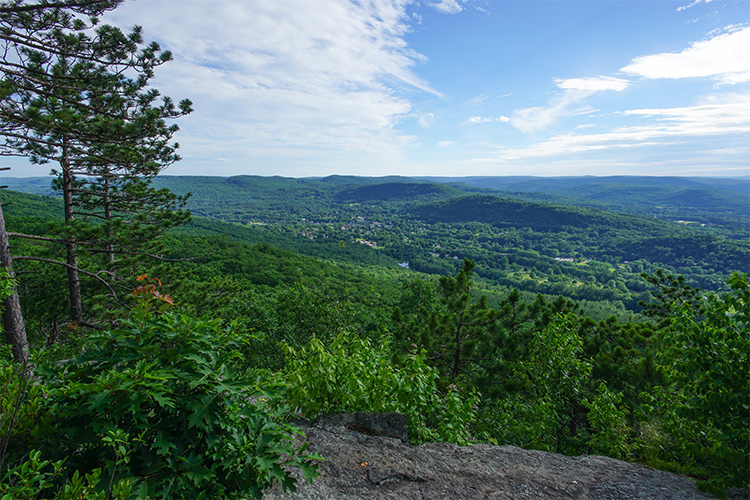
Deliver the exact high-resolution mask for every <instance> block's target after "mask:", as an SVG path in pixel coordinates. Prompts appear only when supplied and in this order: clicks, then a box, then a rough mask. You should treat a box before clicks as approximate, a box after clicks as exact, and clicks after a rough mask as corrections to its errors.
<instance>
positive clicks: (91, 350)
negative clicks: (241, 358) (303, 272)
mask: <svg viewBox="0 0 750 500" xmlns="http://www.w3.org/2000/svg"><path fill="white" fill-rule="evenodd" d="M136 292H137V293H138V294H139V295H140V297H141V301H140V302H141V303H140V305H139V306H138V307H136V308H135V309H134V310H133V317H132V319H127V320H123V321H122V323H121V328H120V329H118V330H114V331H111V332H103V333H97V334H94V335H91V337H90V339H89V340H90V341H89V344H88V345H87V347H86V351H85V352H84V353H83V354H81V355H80V356H78V357H77V358H76V359H73V360H69V361H67V362H63V363H56V364H51V365H48V366H45V367H43V368H39V369H38V370H37V374H38V375H39V376H40V377H41V380H42V381H43V382H44V384H45V387H46V398H45V401H44V404H43V408H42V409H41V410H37V412H36V413H37V414H36V416H35V418H32V421H34V422H35V423H37V424H39V423H40V418H47V419H49V420H48V421H49V422H51V424H49V425H47V426H45V427H44V428H42V429H41V430H40V431H39V432H38V433H37V436H34V439H32V440H31V443H23V442H16V441H15V440H13V441H11V444H10V451H11V452H12V454H13V455H14V456H15V457H21V456H25V455H27V454H28V453H29V450H30V449H34V450H38V451H41V452H42V456H44V457H45V459H46V460H47V462H44V465H41V464H42V462H39V464H37V465H35V466H34V467H37V468H38V469H39V470H42V469H44V467H47V466H54V464H59V463H61V461H64V465H65V468H64V470H62V471H51V472H50V474H52V476H51V478H52V480H53V482H54V483H55V485H56V486H60V485H64V484H75V482H76V481H78V480H79V479H80V478H79V477H78V476H71V475H70V471H80V472H86V473H90V474H95V471H100V473H101V479H102V481H101V482H100V483H97V484H98V486H97V487H96V491H97V492H99V491H104V492H105V493H106V495H107V496H108V497H114V496H116V493H117V491H125V490H126V489H127V488H131V487H132V491H133V492H134V494H136V495H137V496H139V497H145V496H148V497H151V498H217V497H222V498H246V497H247V495H252V496H254V497H256V498H260V496H261V494H262V491H263V490H264V489H266V488H268V487H270V486H271V485H272V484H273V483H274V482H279V483H281V485H282V488H283V489H284V490H287V489H291V490H294V488H295V485H294V482H295V480H294V479H293V478H292V477H291V476H290V475H289V472H288V470H287V469H286V467H288V466H292V467H299V468H301V469H302V470H303V472H304V475H305V477H306V478H307V479H308V480H311V479H312V478H313V477H314V476H315V474H316V472H315V469H316V466H315V465H314V464H313V462H312V461H311V460H312V459H313V458H315V457H313V456H312V455H309V454H306V453H305V449H304V446H303V447H302V448H299V449H295V446H294V443H293V441H292V440H291V437H292V436H294V435H295V434H298V433H299V431H298V430H297V429H296V428H294V427H293V426H291V425H288V424H283V423H280V420H281V417H282V414H283V413H284V409H283V408H277V409H276V410H273V411H272V410H270V409H269V407H268V406H266V405H265V404H264V403H263V402H262V401H267V400H268V399H270V398H273V397H274V396H275V393H274V391H273V390H272V389H269V390H263V391H260V392H259V391H254V390H252V389H251V388H252V387H253V386H254V384H255V380H253V379H247V378H243V377H240V376H238V375H237V374H235V373H233V372H232V370H231V369H230V368H229V366H228V365H229V362H230V360H231V359H232V358H233V357H234V356H236V354H235V350H236V349H237V347H239V346H238V345H237V339H236V335H235V334H234V332H232V331H231V330H227V329H224V328H222V326H221V324H220V323H219V322H218V321H202V320H198V319H195V318H191V317H188V316H180V315H177V314H174V313H171V312H164V313H162V314H158V313H154V312H152V311H151V309H153V307H154V305H155V302H154V301H157V299H161V301H159V302H160V303H163V304H167V303H169V302H170V301H171V297H169V296H164V295H159V294H158V291H157V290H156V289H155V288H154V285H153V283H147V284H145V285H144V286H143V287H142V288H141V289H139V290H137V291H136ZM40 474H41V475H42V476H44V475H45V474H46V473H45V472H44V471H42V472H40ZM97 474H98V473H97ZM61 475H62V477H60V476H61ZM15 477H18V475H17V474H16V475H15V476H14V475H13V474H11V477H10V478H9V480H10V481H11V487H15V486H14V484H16V483H13V482H12V481H13V478H15ZM23 477H27V476H23ZM35 477H36V476H35ZM45 477H46V476H45ZM93 477H94V476H92V478H93ZM45 481H46V479H45ZM92 481H93V479H92ZM123 481H124V482H123ZM116 485H119V486H116ZM117 488H119V490H117V491H116V489H117Z"/></svg>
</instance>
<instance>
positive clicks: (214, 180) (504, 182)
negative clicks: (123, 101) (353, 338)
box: [3, 175, 750, 239]
mask: <svg viewBox="0 0 750 500" xmlns="http://www.w3.org/2000/svg"><path fill="white" fill-rule="evenodd" d="M3 183H4V184H5V185H7V186H8V187H9V188H10V189H13V190H17V191H22V192H26V193H33V194H41V195H53V194H54V193H53V191H52V189H51V187H50V178H49V177H29V178H12V177H11V178H8V177H4V178H3ZM154 183H155V185H157V186H159V187H168V188H169V189H171V190H172V191H174V192H176V193H179V194H184V193H187V192H192V193H193V196H192V198H191V200H190V203H189V208H190V209H191V210H192V211H193V213H194V214H197V215H202V216H205V217H210V218H214V219H221V220H226V221H232V222H248V221H247V220H241V219H243V218H246V216H247V215H248V214H253V217H255V215H254V214H258V216H262V217H263V218H265V219H266V220H268V219H269V218H272V217H271V214H273V213H276V214H277V217H276V218H275V219H274V220H279V218H278V215H279V214H280V213H281V214H282V217H281V218H282V219H283V213H290V214H296V215H297V216H299V217H307V216H320V215H321V214H322V215H325V216H328V215H330V214H329V209H334V208H335V207H333V206H329V207H324V206H323V205H325V204H330V203H334V202H337V203H362V202H373V201H378V200H379V201H392V202H394V201H396V202H397V201H401V202H409V201H440V200H446V199H449V198H452V197H456V196H460V195H461V193H464V194H465V193H472V194H486V195H491V196H499V197H502V198H507V199H519V200H524V201H529V202H546V203H552V204H556V205H567V206H579V207H589V208H600V209H605V210H609V211H613V212H618V213H625V214H632V215H643V216H646V217H649V218H657V219H661V220H664V221H669V222H676V221H679V222H680V223H682V224H692V225H696V226H700V227H703V228H705V229H706V230H707V231H709V232H712V233H713V234H717V235H722V236H726V237H730V238H738V239H748V238H750V179H748V178H737V179H713V178H698V177H695V178H684V177H643V176H641V177H636V176H613V177H588V176H587V177H555V178H541V177H512V176H510V177H428V178H408V177H398V176H390V177H380V178H372V177H354V176H330V177H324V178H307V179H292V178H284V177H259V176H250V175H242V176H236V177H199V176H166V175H162V176H159V177H157V178H156V179H155V180H154ZM417 183H419V184H417Z"/></svg>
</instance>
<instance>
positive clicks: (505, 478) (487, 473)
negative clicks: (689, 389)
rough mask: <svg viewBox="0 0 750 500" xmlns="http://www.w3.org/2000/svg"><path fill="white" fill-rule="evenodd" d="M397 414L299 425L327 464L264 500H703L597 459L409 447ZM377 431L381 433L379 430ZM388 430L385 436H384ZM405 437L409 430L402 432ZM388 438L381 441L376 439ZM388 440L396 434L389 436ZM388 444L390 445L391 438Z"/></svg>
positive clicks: (684, 481) (689, 483)
mask: <svg viewBox="0 0 750 500" xmlns="http://www.w3.org/2000/svg"><path fill="white" fill-rule="evenodd" d="M399 420H400V419H399V418H398V417H394V416H393V414H389V415H388V416H386V417H384V418H383V421H382V422H379V421H378V417H377V415H376V414H338V415H333V416H329V417H325V418H322V419H319V420H318V421H316V422H312V423H310V422H306V421H302V422H297V424H298V425H300V426H301V427H302V430H303V431H304V433H305V435H306V438H305V439H306V440H307V442H308V443H309V448H308V449H309V450H310V451H314V452H319V453H320V454H321V455H322V456H324V457H326V458H327V461H325V462H321V463H320V468H319V472H320V476H319V477H318V478H317V479H316V480H315V481H314V482H313V483H312V484H308V483H307V482H305V481H304V479H302V477H301V474H299V471H294V472H293V474H294V475H295V477H297V480H298V483H297V485H298V490H297V492H296V493H282V492H281V489H280V488H279V486H278V485H276V486H275V487H274V488H273V489H271V490H270V491H268V492H266V494H265V495H264V496H263V498H264V499H266V500H280V499H300V500H319V499H320V500H322V499H326V500H360V499H361V500H365V499H394V500H395V499H399V500H411V499H414V500H417V499H419V500H426V499H429V500H431V499H475V498H476V499H492V500H536V499H580V500H636V499H637V500H670V499H671V500H698V499H701V500H705V499H707V498H713V497H712V496H711V495H708V494H705V493H701V492H700V491H698V490H697V489H696V487H695V484H694V481H693V480H692V479H690V478H687V477H683V476H678V475H676V474H672V473H669V472H664V471H659V470H654V469H651V468H649V467H645V466H642V465H637V464H632V463H628V462H623V461H620V460H614V459H612V458H607V457H599V456H581V457H567V456H564V455H559V454H555V453H545V452H540V451H533V450H523V449H521V448H516V447H514V446H491V445H483V444H477V445H472V446H456V445H453V444H449V443H430V444H424V445H421V446H410V445H408V443H407V442H406V441H405V439H403V438H404V437H405V436H404V435H402V434H399V433H397V432H391V431H392V430H393V429H397V428H398V424H397V422H398V421H399ZM376 429H377V430H376ZM383 429H385V431H383ZM404 430H405V429H404ZM381 431H383V432H384V434H383V435H376V433H379V432H381ZM391 434H397V435H395V436H390V435H391ZM389 436H390V437H389Z"/></svg>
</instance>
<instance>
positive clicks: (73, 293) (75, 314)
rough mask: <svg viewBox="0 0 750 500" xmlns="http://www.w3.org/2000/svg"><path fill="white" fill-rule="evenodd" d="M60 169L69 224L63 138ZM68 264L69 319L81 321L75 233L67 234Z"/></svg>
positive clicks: (70, 205) (70, 207)
mask: <svg viewBox="0 0 750 500" xmlns="http://www.w3.org/2000/svg"><path fill="white" fill-rule="evenodd" d="M60 170H62V191H63V203H64V205H65V224H66V225H71V224H72V222H73V219H74V216H73V178H72V175H71V173H70V156H69V152H68V141H67V139H63V148H62V156H61V157H60ZM65 251H66V254H67V264H68V294H69V295H70V319H72V320H73V321H75V322H76V323H81V322H82V321H83V305H82V301H81V281H80V278H79V277H78V247H77V245H76V237H75V234H71V235H70V236H69V240H68V243H66V244H65Z"/></svg>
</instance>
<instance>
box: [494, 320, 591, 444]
mask: <svg viewBox="0 0 750 500" xmlns="http://www.w3.org/2000/svg"><path fill="white" fill-rule="evenodd" d="M574 322H575V317H574V316H573V315H572V314H569V315H565V316H563V315H558V316H556V317H555V318H554V319H553V320H552V322H551V323H550V324H549V325H548V326H547V327H546V328H544V329H543V330H542V331H540V332H538V333H537V334H535V335H534V337H533V338H532V340H531V345H530V356H529V359H528V360H520V361H517V362H514V363H508V365H509V366H508V368H509V369H512V370H513V374H514V380H515V384H516V387H517V388H516V390H515V391H514V392H513V393H511V394H509V395H508V396H506V397H505V398H503V399H500V400H498V401H497V402H496V403H495V405H494V406H492V407H491V408H490V410H489V412H490V414H491V415H492V416H491V417H489V418H490V419H491V423H490V426H491V427H492V430H491V432H492V434H493V436H494V437H495V438H496V439H497V440H498V441H499V442H507V443H512V444H517V445H521V446H524V447H529V448H535V449H541V450H545V451H559V452H566V451H572V450H574V449H575V448H576V447H577V446H579V444H578V443H577V440H578V439H579V436H578V435H577V427H578V426H580V425H582V424H584V423H585V415H584V414H583V411H582V398H583V394H582V392H583V390H584V389H585V386H586V384H587V382H588V377H589V374H590V372H591V363H590V362H589V361H586V360H585V359H582V355H583V340H582V339H581V338H580V336H579V335H578V334H577V332H576V330H575V327H574Z"/></svg>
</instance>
